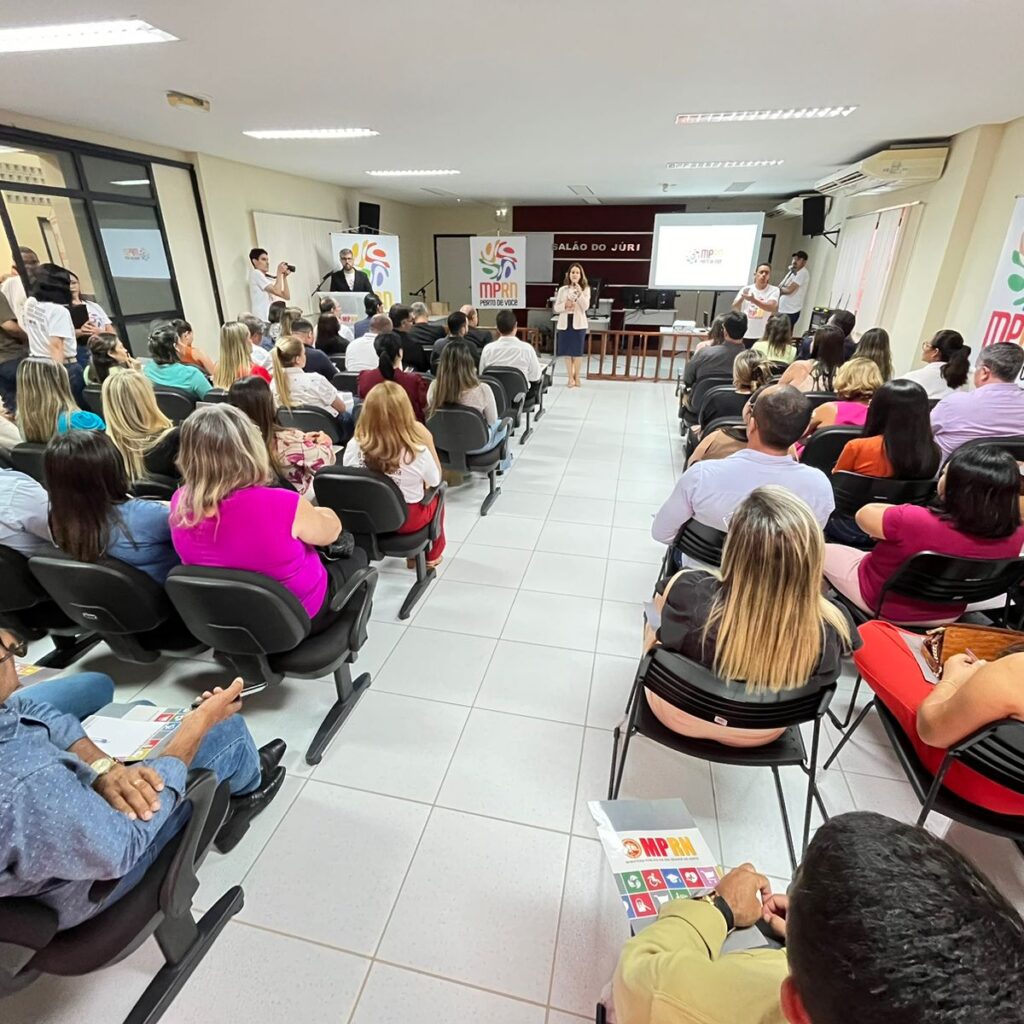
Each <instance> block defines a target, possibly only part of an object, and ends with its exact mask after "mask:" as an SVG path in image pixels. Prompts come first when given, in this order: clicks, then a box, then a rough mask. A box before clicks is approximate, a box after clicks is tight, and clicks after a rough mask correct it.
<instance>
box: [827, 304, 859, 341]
mask: <svg viewBox="0 0 1024 1024" xmlns="http://www.w3.org/2000/svg"><path fill="white" fill-rule="evenodd" d="M828 319H829V322H830V323H832V324H833V325H834V326H836V327H838V328H839V329H840V330H841V331H842V332H843V337H844V338H848V337H849V336H850V334H851V332H852V331H853V329H854V327H856V326H857V318H856V317H855V316H854V315H853V314H852V313H851V312H850V311H849V310H848V309H833V310H832V315H831V316H830V317H829V318H828Z"/></svg>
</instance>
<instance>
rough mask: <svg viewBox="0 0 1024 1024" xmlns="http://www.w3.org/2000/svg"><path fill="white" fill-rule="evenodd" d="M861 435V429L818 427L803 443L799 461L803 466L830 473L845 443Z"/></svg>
mask: <svg viewBox="0 0 1024 1024" xmlns="http://www.w3.org/2000/svg"><path fill="white" fill-rule="evenodd" d="M863 433H864V428H863V427H852V426H839V427H819V428H818V429H817V430H816V431H815V432H814V433H813V434H811V436H810V437H809V438H807V440H806V441H805V442H804V450H803V451H802V452H801V453H800V461H801V462H802V463H803V464H804V465H805V466H814V468H815V469H820V470H821V471H822V473H831V472H832V470H833V469H835V465H836V463H837V462H838V461H839V456H840V455H842V454H843V449H844V448H845V447H846V442H847V441H852V440H853V439H854V438H855V437H860V436H861V435H862V434H863Z"/></svg>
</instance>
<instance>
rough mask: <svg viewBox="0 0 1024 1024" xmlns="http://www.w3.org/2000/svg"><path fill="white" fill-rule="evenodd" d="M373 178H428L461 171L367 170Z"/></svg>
mask: <svg viewBox="0 0 1024 1024" xmlns="http://www.w3.org/2000/svg"><path fill="white" fill-rule="evenodd" d="M366 173H367V174H369V175H371V176H372V177H374V178H428V177H432V176H434V177H436V176H438V175H444V174H461V173H462V171H453V170H449V169H440V170H434V171H367V172H366Z"/></svg>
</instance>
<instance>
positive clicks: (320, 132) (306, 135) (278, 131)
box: [242, 128, 380, 139]
mask: <svg viewBox="0 0 1024 1024" xmlns="http://www.w3.org/2000/svg"><path fill="white" fill-rule="evenodd" d="M242 134H243V135H248V136H249V138H251V139H365V138H368V137H369V136H371V135H379V134H380V132H375V131H374V130H373V129H372V128H269V129H266V130H262V129H261V130H259V131H252V132H242Z"/></svg>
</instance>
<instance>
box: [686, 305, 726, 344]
mask: <svg viewBox="0 0 1024 1024" xmlns="http://www.w3.org/2000/svg"><path fill="white" fill-rule="evenodd" d="M724 341H725V314H719V315H718V316H716V317H715V319H714V320H712V321H711V325H710V326H709V327H708V336H707V337H706V338H705V339H704V340H703V341H698V342H697V344H696V345H695V346H694V349H693V351H694V352H695V353H696V352H700V351H701V350H702V349H705V348H711V346H712V345H721V344H722V343H723V342H724Z"/></svg>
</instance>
